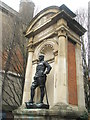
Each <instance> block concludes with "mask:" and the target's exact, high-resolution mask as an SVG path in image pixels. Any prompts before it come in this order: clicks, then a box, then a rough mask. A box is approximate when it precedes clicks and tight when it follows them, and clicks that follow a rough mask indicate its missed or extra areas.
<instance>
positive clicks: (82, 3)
mask: <svg viewBox="0 0 90 120" xmlns="http://www.w3.org/2000/svg"><path fill="white" fill-rule="evenodd" d="M1 1H2V2H4V3H6V4H7V5H9V6H10V7H12V8H13V9H14V10H16V11H19V4H20V0H1ZM32 1H33V2H34V4H35V6H36V11H37V10H38V11H40V10H42V9H44V8H46V7H48V6H52V5H56V6H61V5H62V4H65V5H66V6H67V7H69V8H70V9H71V10H72V11H73V12H75V11H76V10H77V9H80V8H85V9H88V2H89V1H90V0H32Z"/></svg>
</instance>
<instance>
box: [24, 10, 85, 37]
mask: <svg viewBox="0 0 90 120" xmlns="http://www.w3.org/2000/svg"><path fill="white" fill-rule="evenodd" d="M61 18H63V19H64V20H66V21H67V26H68V27H69V28H70V29H72V30H73V31H74V32H75V33H76V34H78V35H79V36H81V35H83V34H84V33H85V32H86V30H85V29H84V28H83V27H82V26H81V25H80V24H79V23H78V22H77V21H75V20H74V19H72V17H70V15H68V14H67V13H66V12H65V11H60V12H58V13H56V14H55V15H54V16H53V17H51V18H50V19H49V20H47V22H45V23H44V24H43V25H41V26H40V27H38V28H36V29H35V30H31V31H29V32H28V33H26V35H25V36H26V37H28V38H30V37H31V36H35V35H36V34H38V33H40V32H41V31H43V30H44V29H46V28H48V27H49V26H50V25H53V24H55V23H56V22H57V21H58V20H59V19H61Z"/></svg>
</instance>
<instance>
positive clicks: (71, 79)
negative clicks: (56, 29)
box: [68, 41, 77, 105]
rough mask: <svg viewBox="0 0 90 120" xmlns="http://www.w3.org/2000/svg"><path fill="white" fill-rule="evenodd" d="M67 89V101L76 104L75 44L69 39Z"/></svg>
mask: <svg viewBox="0 0 90 120" xmlns="http://www.w3.org/2000/svg"><path fill="white" fill-rule="evenodd" d="M68 91H69V103H70V104H73V105H77V82H76V61H75V45H74V44H73V43H72V42H71V41H68Z"/></svg>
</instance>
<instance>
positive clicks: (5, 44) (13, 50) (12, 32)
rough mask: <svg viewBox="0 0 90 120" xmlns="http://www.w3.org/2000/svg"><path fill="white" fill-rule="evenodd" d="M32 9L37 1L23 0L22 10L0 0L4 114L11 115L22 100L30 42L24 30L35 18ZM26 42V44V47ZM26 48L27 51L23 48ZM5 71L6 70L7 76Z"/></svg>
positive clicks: (1, 72)
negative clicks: (28, 42)
mask: <svg viewBox="0 0 90 120" xmlns="http://www.w3.org/2000/svg"><path fill="white" fill-rule="evenodd" d="M33 13H34V3H33V2H31V1H30V0H21V1H20V7H19V12H17V11H15V10H14V9H12V8H11V7H9V6H8V5H6V4H5V3H3V2H1V1H0V16H1V17H2V23H1V24H2V51H0V53H1V52H2V58H0V61H1V59H2V69H0V83H1V84H2V86H3V87H2V88H1V89H0V90H1V91H2V92H0V93H1V94H0V96H1V98H2V110H3V113H5V114H4V116H7V117H10V112H11V111H12V110H13V109H15V108H17V107H18V106H20V104H21V103H22V92H23V81H24V78H23V77H24V76H23V74H24V72H25V71H24V70H23V68H24V67H23V64H24V63H25V62H24V58H23V56H24V55H23V54H24V52H25V54H26V48H25V49H23V48H24V47H25V46H26V44H27V39H26V38H25V37H24V34H23V32H24V31H25V29H26V28H27V25H28V24H29V22H30V21H31V19H32V18H33ZM25 19H26V20H25ZM23 45H25V46H24V47H23ZM23 50H24V52H22V51H23ZM5 73H7V75H6V77H5ZM12 83H13V84H12ZM15 90H16V91H15ZM17 93H18V94H17ZM13 98H14V99H15V100H14V99H13ZM6 113H7V114H6ZM8 114H9V115H8Z"/></svg>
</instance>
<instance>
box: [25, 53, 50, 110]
mask: <svg viewBox="0 0 90 120" xmlns="http://www.w3.org/2000/svg"><path fill="white" fill-rule="evenodd" d="M51 69H52V67H51V66H50V65H49V64H48V62H46V61H44V55H43V54H41V55H39V63H38V64H37V67H36V73H35V76H34V81H33V82H32V85H31V99H30V100H29V102H25V104H26V108H27V109H35V108H41V109H49V102H48V96H47V90H46V86H45V83H46V78H47V74H49V72H50V71H51ZM37 87H40V92H41V94H40V103H37V104H35V103H34V101H33V98H34V95H35V89H36V88H37ZM45 93H46V100H47V104H44V103H43V98H44V94H45Z"/></svg>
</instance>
